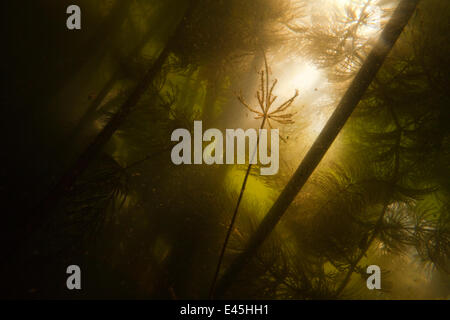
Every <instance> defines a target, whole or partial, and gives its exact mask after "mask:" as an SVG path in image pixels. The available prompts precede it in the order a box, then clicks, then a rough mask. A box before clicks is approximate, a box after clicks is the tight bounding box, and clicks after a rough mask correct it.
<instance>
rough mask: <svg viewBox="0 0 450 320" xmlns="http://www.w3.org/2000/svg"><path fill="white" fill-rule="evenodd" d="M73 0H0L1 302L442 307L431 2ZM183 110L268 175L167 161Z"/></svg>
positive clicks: (448, 211) (444, 32)
mask: <svg viewBox="0 0 450 320" xmlns="http://www.w3.org/2000/svg"><path fill="white" fill-rule="evenodd" d="M79 2H80V7H81V8H82V10H83V27H82V29H81V30H77V31H68V30H67V29H64V26H65V22H64V18H65V16H64V13H65V8H66V7H67V6H68V5H70V4H71V3H70V1H65V0H63V1H57V3H55V1H35V2H33V3H30V4H27V5H26V6H27V7H28V6H29V8H28V10H18V7H20V6H21V5H19V4H5V6H6V7H5V10H11V11H12V12H17V13H16V14H15V15H18V16H17V18H14V19H11V21H8V23H9V24H10V25H11V26H12V27H11V28H13V30H14V31H13V32H11V34H10V35H9V37H8V38H7V39H6V42H7V44H8V45H7V48H8V49H7V52H6V54H7V56H6V58H5V59H6V60H5V61H8V63H7V64H6V65H5V71H6V74H7V76H8V78H7V80H6V83H5V84H4V86H5V90H4V92H6V94H5V97H4V99H3V100H4V101H2V102H3V104H4V106H5V107H6V108H4V109H5V112H4V115H3V117H2V125H1V128H2V129H3V130H4V135H3V136H4V137H5V138H6V139H5V140H6V141H5V143H6V147H5V150H7V152H6V157H4V159H3V162H4V164H3V165H2V176H3V178H2V181H3V183H2V193H1V194H2V203H4V204H5V207H4V214H3V216H4V221H3V223H2V224H1V228H2V232H1V233H0V234H1V237H2V238H1V241H0V243H1V246H2V250H3V256H4V259H2V264H1V268H2V269H1V270H2V272H3V274H4V275H8V276H7V279H5V280H4V281H2V284H3V285H4V287H5V288H6V290H2V294H3V295H5V296H6V297H16V298H154V299H183V298H185V299H186V298H189V299H201V298H208V297H209V296H214V297H215V298H239V299H240V298H251V299H345V298H352V299H416V298H436V299H444V298H449V296H450V277H449V274H450V183H449V182H450V153H449V152H450V131H449V128H450V126H449V125H448V121H449V119H450V114H449V113H450V109H449V106H450V96H449V91H448V88H449V87H450V83H449V76H448V75H449V74H450V70H448V69H449V66H450V61H448V60H449V57H450V42H449V39H448V37H449V36H448V30H449V21H450V3H448V1H445V0H422V1H419V4H418V6H417V8H415V5H416V3H417V1H415V0H414V1H413V0H317V1H307V0H253V1H244V0H229V1H218V0H195V1H194V0H167V1H159V0H120V1H119V0H98V1H88V0H82V1H79ZM60 13H63V14H62V15H60ZM38 17H40V18H38ZM37 20H39V22H38V21H37ZM21 21H29V23H25V24H21ZM383 30H384V33H383ZM41 34H45V35H46V37H45V39H43V38H42V37H40V36H39V35H41ZM397 36H398V39H397ZM270 79H277V80H274V81H271V80H270ZM297 90H298V91H297ZM255 92H256V95H255ZM294 92H295V94H294V95H293V93H294ZM275 99H276V101H277V102H278V104H277V103H276V102H275ZM275 105H277V106H278V107H275ZM254 106H257V107H254ZM271 106H273V108H271ZM344 109H345V112H344V113H342V112H339V111H342V110H344ZM329 119H331V120H330V122H328V123H327V121H328V120H329ZM333 119H334V120H335V121H334V122H333V121H332V120H333ZM336 119H338V120H336ZM194 121H203V123H204V124H205V126H207V127H214V128H219V129H220V130H223V131H224V132H225V129H226V128H230V129H235V128H243V129H248V128H267V129H268V130H269V131H270V130H271V129H274V128H276V129H279V132H280V139H281V141H280V150H279V171H278V173H277V174H275V175H267V176H265V175H260V174H259V172H260V169H261V166H262V165H260V164H256V163H255V164H251V163H249V162H250V159H247V160H248V161H247V162H246V163H245V164H210V165H208V164H197V165H175V164H173V163H172V161H171V150H172V148H173V147H174V143H173V142H172V141H171V134H172V132H173V131H174V130H176V129H179V128H187V130H189V131H191V132H193V130H194V127H193V123H194ZM326 123H327V124H326ZM275 124H278V125H279V127H276V126H275ZM344 124H345V125H344ZM316 138H317V140H316ZM258 139H259V138H258ZM249 154H250V150H249ZM249 158H250V157H249ZM296 168H298V169H296ZM238 211H239V214H237V213H238ZM221 249H222V251H221ZM70 264H77V265H79V266H80V267H81V269H82V270H83V290H82V291H80V292H77V293H74V292H70V291H68V290H66V288H65V286H64V284H65V276H66V274H65V270H66V267H67V266H68V265H70ZM369 265H378V266H380V268H381V270H382V282H381V283H382V285H381V290H368V289H367V286H366V279H367V278H368V276H369V275H368V274H367V272H366V269H367V266H369ZM216 281H217V286H216Z"/></svg>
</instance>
